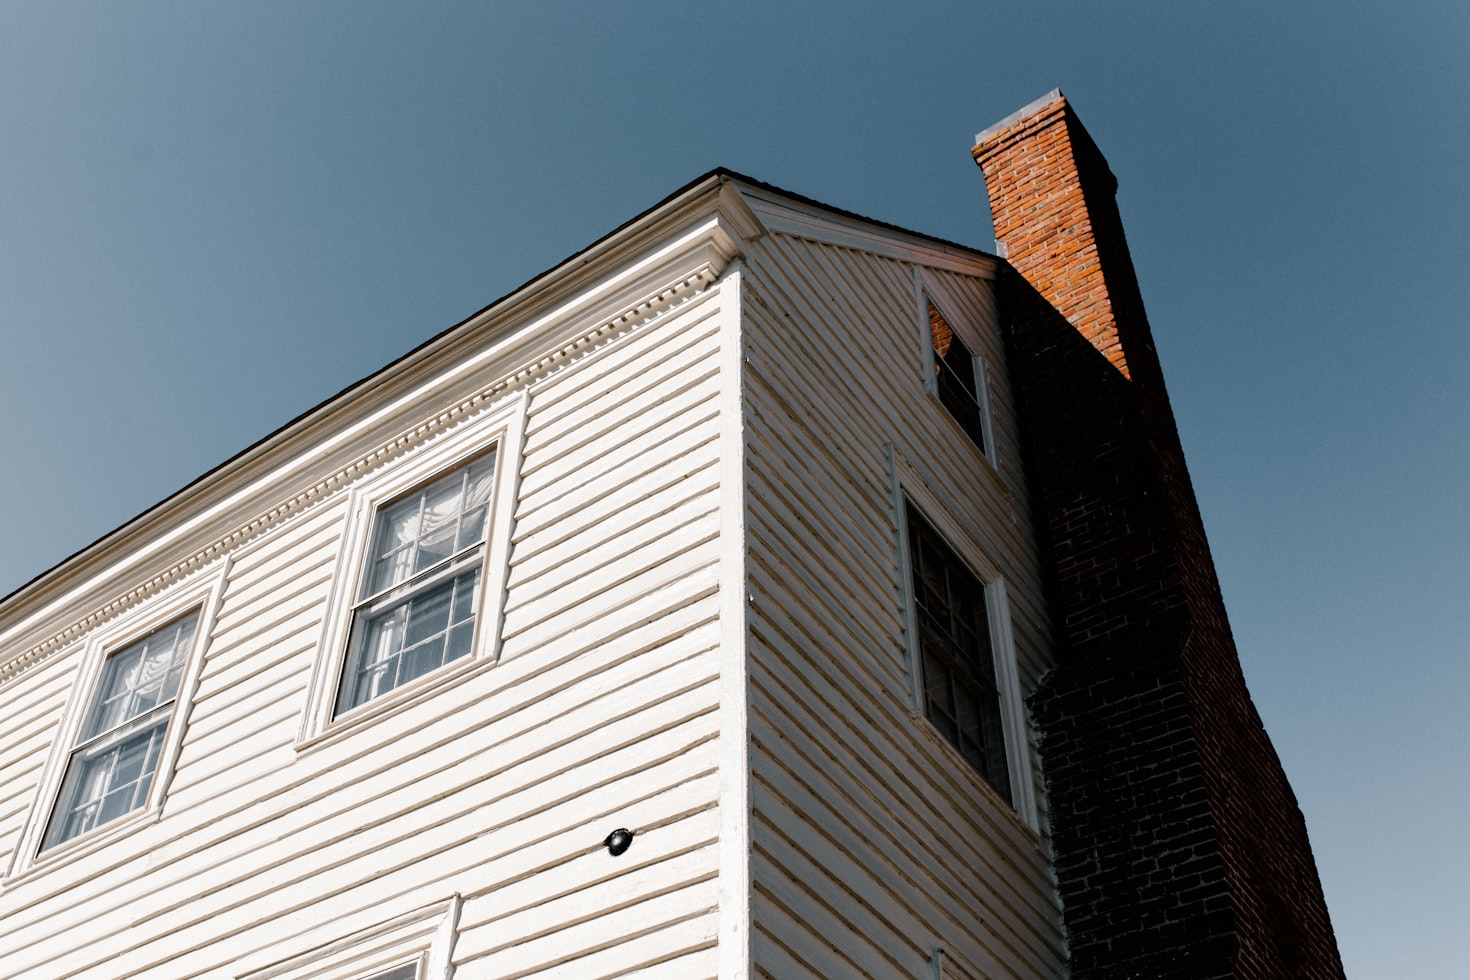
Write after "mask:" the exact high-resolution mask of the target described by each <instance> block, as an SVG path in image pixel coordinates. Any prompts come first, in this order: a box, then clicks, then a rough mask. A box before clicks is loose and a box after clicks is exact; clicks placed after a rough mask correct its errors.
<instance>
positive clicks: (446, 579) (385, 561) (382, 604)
mask: <svg viewBox="0 0 1470 980" xmlns="http://www.w3.org/2000/svg"><path fill="white" fill-rule="evenodd" d="M494 477H495V456H494V454H493V453H490V454H486V455H484V456H481V457H479V458H477V459H475V460H473V461H471V462H469V463H467V464H466V465H464V466H461V467H460V468H459V469H457V470H455V471H454V472H452V473H449V474H448V475H446V476H443V477H441V478H439V479H437V480H435V481H434V482H433V483H431V484H429V485H428V486H426V487H423V488H422V489H420V490H418V491H416V492H413V493H410V494H409V495H408V496H406V497H402V498H400V499H398V500H396V501H393V502H391V503H388V504H386V505H384V506H383V507H381V508H380V509H379V510H378V512H377V514H376V516H375V518H374V520H373V531H372V537H371V543H370V545H369V549H368V554H367V561H366V567H365V568H364V571H363V575H362V584H361V586H360V587H359V591H358V596H357V601H356V603H355V604H354V605H353V609H352V627H351V631H350V639H349V641H348V642H349V649H348V654H347V658H346V661H345V663H344V665H343V669H342V681H341V685H340V687H339V689H338V694H337V705H336V713H337V714H341V713H342V712H344V711H348V710H350V709H352V708H355V707H357V706H358V705H361V704H365V703H366V702H368V701H371V700H372V699H374V698H376V697H378V696H380V695H382V694H386V693H387V692H388V691H391V690H393V689H394V688H397V687H401V686H402V685H404V684H407V683H408V682H409V681H412V680H414V679H415V678H417V677H421V676H423V675H424V674H427V673H429V672H430V671H432V670H434V669H436V668H438V667H442V666H443V665H445V664H447V663H449V662H450V661H453V660H458V659H460V658H461V657H465V656H467V655H468V654H469V653H470V651H471V650H472V649H473V648H474V633H475V619H476V611H477V608H478V605H479V592H480V588H479V585H480V580H481V577H482V573H483V570H484V565H485V546H486V538H487V525H488V523H489V514H490V501H491V497H492V496H493V493H492V491H493V487H494V482H495V480H494Z"/></svg>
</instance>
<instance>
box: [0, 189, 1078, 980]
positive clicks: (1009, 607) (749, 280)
mask: <svg viewBox="0 0 1470 980" xmlns="http://www.w3.org/2000/svg"><path fill="white" fill-rule="evenodd" d="M1001 264H1002V263H1001V262H1000V260H998V259H996V258H995V257H993V256H990V255H987V254H984V253H980V252H976V251H972V250H969V249H967V248H963V247H959V246H956V245H953V244H949V243H945V242H941V241H937V240H934V239H932V238H928V237H925V236H922V235H918V234H914V233H910V232H907V231H903V230H900V229H897V228H893V227H889V226H886V225H880V224H877V223H874V222H872V221H868V220H864V219H862V218H859V217H856V216H853V215H850V214H846V213H843V212H840V211H836V210H833V209H831V208H828V207H824V206H821V205H817V204H815V203H813V202H810V201H807V200H803V199H799V198H796V197H793V196H791V195H789V194H786V193H783V192H780V191H778V190H776V189H774V188H771V187H768V186H764V185H761V184H759V183H757V182H754V181H751V180H748V179H745V178H742V177H740V176H738V175H734V174H731V173H728V172H723V171H721V172H715V173H712V174H710V175H708V176H705V177H703V178H701V179H699V180H697V181H695V182H694V183H692V184H690V185H689V186H687V187H685V188H683V189H682V190H680V191H678V192H677V193H675V194H674V195H672V196H671V197H669V198H668V199H666V200H665V201H663V202H662V203H660V204H658V205H657V206H656V207H654V208H652V209H651V210H649V211H647V212H646V213H644V214H643V215H641V216H639V217H638V218H636V219H635V220H633V221H631V222H629V223H628V224H626V225H624V226H623V227H621V228H619V229H618V230H617V231H615V232H613V233H612V234H610V235H608V236H607V237H605V238H603V239H602V240H601V241H599V242H597V243H596V244H594V245H592V246H591V247H589V248H587V249H585V250H584V251H582V252H580V253H578V254H577V255H575V256H573V257H572V258H571V259H569V260H567V261H566V262H564V263H563V264H561V265H559V266H558V267H556V268H554V269H552V270H550V271H549V272H547V273H545V274H544V275H542V276H540V277H538V278H536V279H534V280H533V281H531V282H530V283H528V284H526V285H525V286H524V287H522V288H520V289H518V290H516V291H515V292H514V293H512V294H510V295H509V296H507V297H505V298H504V299H501V300H499V301H497V302H495V303H494V304H492V305H491V306H489V307H487V308H486V309H484V310H482V311H481V312H479V313H477V314H475V315H474V316H472V317H470V318H469V319H467V320H465V321H464V322H463V323H460V324H458V325H457V326H455V327H453V328H452V329H450V330H448V331H446V332H444V333H442V334H440V335H439V336H437V337H435V338H434V339H433V340H431V341H429V342H428V343H426V344H424V345H423V346H422V347H420V348H418V349H417V350H415V351H413V352H412V353H410V354H408V355H407V356H405V357H403V358H402V359H400V360H399V361H397V362H395V363H394V364H392V365H390V366H388V367H387V368H385V369H383V370H382V371H381V372H379V373H377V374H375V375H373V376H372V377H370V378H368V379H365V380H364V381H362V382H361V383H359V384H357V385H356V386H354V387H352V388H350V389H348V390H347V391H345V392H343V393H342V394H340V395H338V396H336V397H334V398H332V399H331V400H330V401H328V402H326V403H325V404H323V405H321V406H320V407H318V408H316V409H315V410H313V411H311V412H309V413H308V414H306V415H304V416H302V417H301V418H299V419H297V420H296V421H294V422H292V423H290V424H289V425H287V426H286V427H285V428H283V429H281V430H280V431H278V432H276V433H274V434H273V435H271V436H269V437H267V438H266V439H264V440H263V441H261V442H259V443H258V444H256V445H255V446H253V447H251V448H250V449H249V450H247V451H246V452H244V453H242V454H241V455H239V456H236V457H235V458H234V459H232V460H230V461H229V462H228V463H226V464H225V465H223V466H221V467H219V468H218V469H216V470H214V471H213V472H211V473H209V474H207V475H205V476H204V477H202V478H201V479H199V480H198V481H197V482H195V483H193V484H191V485H190V486H189V487H187V488H186V489H185V490H183V491H181V492H179V493H178V494H176V495H175V496H173V497H171V498H169V499H167V500H165V501H163V502H162V503H160V504H158V505H157V506H156V507H154V508H153V509H151V510H149V511H148V512H147V513H145V514H143V515H141V516H139V517H138V518H136V519H135V520H133V521H132V522H131V523H129V524H127V525H125V526H123V527H121V528H119V529H118V530H117V531H114V532H113V533H111V534H109V535H108V536H107V537H105V538H103V539H102V540H100V541H98V542H97V543H96V544H94V545H92V546H91V547H89V548H87V549H86V550H84V551H82V552H80V553H79V554H77V555H75V556H73V557H71V558H69V559H67V560H66V561H65V562H63V563H62V564H61V565H59V566H57V567H56V568H54V569H52V570H51V571H49V572H47V573H45V574H44V575H42V576H40V577H38V578H37V579H35V580H34V581H32V582H31V583H29V584H28V585H26V586H25V587H23V588H22V589H20V590H19V591H18V592H16V593H14V594H13V595H11V596H10V597H8V598H7V599H5V600H4V602H3V604H0V753H3V755H0V773H3V783H0V873H3V880H0V976H3V977H8V978H9V977H15V978H32V977H34V978H61V977H87V978H100V980H116V978H122V977H152V978H169V980H172V978H185V977H211V978H214V977H221V978H222V977H234V978H240V980H267V978H279V980H287V978H307V977H312V978H339V980H357V978H368V977H371V978H374V980H388V978H394V980H398V978H409V977H414V978H436V980H437V978H444V977H449V976H451V975H453V976H455V977H458V978H460V980H474V978H491V977H493V978H510V977H523V976H541V975H551V976H565V977H578V978H580V977H600V976H618V975H625V974H637V975H640V976H650V977H674V978H685V977H702V976H716V975H718V976H722V977H740V976H747V975H769V976H775V977H797V976H823V977H844V976H857V975H864V974H866V975H870V976H875V977H888V976H893V977H915V976H918V977H922V976H933V977H940V976H944V977H953V976H969V977H981V976H1005V977H1046V976H1055V975H1058V974H1060V973H1062V972H1064V970H1065V965H1064V964H1065V962H1066V955H1067V954H1066V947H1065V943H1064V939H1063V931H1062V924H1061V907H1060V903H1059V900H1058V898H1057V892H1056V886H1055V882H1054V879H1053V875H1052V872H1051V869H1050V864H1049V860H1048V838H1047V830H1046V827H1047V819H1046V812H1045V802H1044V799H1043V797H1042V793H1041V790H1040V787H1041V780H1040V776H1039V767H1038V765H1037V764H1036V761H1035V759H1034V755H1035V752H1034V744H1033V743H1034V740H1033V739H1032V737H1031V736H1030V735H1029V733H1028V722H1027V714H1026V710H1025V707H1024V698H1025V696H1026V694H1027V692H1028V690H1029V689H1030V688H1031V687H1032V686H1033V685H1035V684H1036V682H1037V679H1038V678H1039V677H1040V676H1041V675H1042V674H1043V672H1045V671H1046V670H1047V667H1048V664H1049V657H1050V650H1049V640H1048V625H1047V624H1048V618H1047V615H1046V614H1045V612H1044V610H1043V606H1042V602H1043V600H1042V594H1041V592H1042V588H1041V584H1040V580H1041V576H1040V572H1039V561H1038V557H1037V553H1036V552H1037V549H1036V545H1035V542H1034V540H1033V538H1034V536H1033V533H1032V530H1031V526H1030V522H1029V520H1028V505H1027V493H1026V489H1025V487H1024V486H1023V482H1022V481H1023V474H1022V468H1021V466H1020V465H1019V460H1018V450H1017V438H1018V437H1017V431H1016V430H1017V420H1016V413H1015V411H1014V410H1013V406H1012V401H1011V391H1010V388H1009V385H1008V381H1007V371H1006V359H1005V356H1004V352H1003V348H1002V341H1001V337H1000V334H999V330H998V324H997V315H996V304H995V297H994V278H995V275H996V270H997V267H998V266H999V265H1001ZM630 835H631V840H630V839H629V837H630Z"/></svg>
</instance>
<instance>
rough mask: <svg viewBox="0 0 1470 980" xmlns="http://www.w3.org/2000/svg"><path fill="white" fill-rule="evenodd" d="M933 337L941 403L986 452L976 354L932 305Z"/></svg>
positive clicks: (930, 313) (935, 379)
mask: <svg viewBox="0 0 1470 980" xmlns="http://www.w3.org/2000/svg"><path fill="white" fill-rule="evenodd" d="M929 338H930V343H931V344H932V346H933V348H934V386H935V390H936V392H937V393H938V395H939V401H940V403H941V404H942V405H944V407H945V409H946V410H947V411H948V412H949V414H950V415H951V416H953V417H954V420H955V421H956V422H958V423H959V424H960V428H962V429H964V430H965V434H966V435H968V436H969V437H970V440H971V441H972V442H974V443H975V445H976V446H977V447H979V449H980V451H981V452H982V453H983V452H985V407H984V405H982V404H981V388H980V383H979V378H978V376H977V373H976V370H975V355H974V354H972V353H970V349H969V348H968V347H967V346H965V343H964V341H962V340H960V338H959V337H958V336H957V335H956V334H955V332H954V328H952V327H951V326H950V325H949V323H948V321H946V320H945V319H944V314H942V313H940V312H939V309H938V307H936V306H935V305H934V304H933V303H932V302H931V303H930V304H929Z"/></svg>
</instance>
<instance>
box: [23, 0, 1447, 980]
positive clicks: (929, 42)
mask: <svg viewBox="0 0 1470 980" xmlns="http://www.w3.org/2000/svg"><path fill="white" fill-rule="evenodd" d="M1392 7H1393V9H1392V10H1390V9H1389V8H1390V5H1388V4H1369V3H1364V2H1357V0H1339V2H1334V3H1324V2H1317V0H1302V2H1296V3H1280V2H1259V0H1237V2H1234V3H1230V4H1208V5H1206V4H1193V3H1178V2H1162V0H1158V2H1117V3H1108V4H1099V3H1084V2H1076V3H1058V2H1032V3H1028V4H1000V3H993V2H984V0H965V2H912V0H911V2H909V3H878V2H872V0H849V2H843V3H837V2H801V0H787V2H784V3H777V2H753V3H739V2H730V3H725V4H688V3H674V2H654V0H636V2H635V0H626V2H600V3H599V2H564V0H540V2H537V3H535V4H530V3H526V4H511V3H506V2H499V3H453V2H444V3H434V4H425V3H379V2H265V0H262V2H254V3H248V4H247V3H236V2H212V3H208V4H199V3H193V2H190V3H180V2H166V0H154V2H149V3H139V2H130V0H113V2H105V3H104V2H94V3H76V2H66V0H61V2H58V0H45V2H32V0H0V419H3V421H4V426H3V429H0V447H3V454H0V541H3V542H4V544H3V547H0V595H4V594H8V593H10V592H12V591H14V590H15V589H17V588H19V587H20V586H22V585H23V584H24V583H26V582H27V581H29V580H30V579H32V578H33V577H35V576H36V575H38V574H40V573H42V572H43V571H45V570H46V569H48V568H50V567H51V566H53V565H55V564H56V563H58V562H59V561H61V560H62V559H64V558H65V557H67V556H68V555H70V554H72V553H73V552H75V551H77V550H78V549H80V548H82V547H84V546H86V545H87V544H88V543H90V542H91V541H93V540H95V539H96V538H98V537H100V536H101V535H103V534H105V533H106V532H108V531H109V530H111V529H112V528H114V527H117V526H118V525H120V524H122V523H124V522H126V521H127V520H129V519H130V518H132V517H133V516H135V515H137V514H138V513H140V512H142V511H143V510H145V509H147V508H148V507H149V506H151V505H152V504H154V503H156V502H158V501H159V500H161V499H163V498H164V497H166V496H168V495H169V494H171V493H173V492H174V491H176V490H178V489H179V488H181V487H183V486H184V485H186V484H187V483H189V482H190V481H191V480H193V479H194V478H195V477H197V476H199V475H200V474H202V473H203V472H205V471H207V470H209V469H211V468H212V467H214V466H216V465H218V464H219V463H221V462H223V461H224V460H225V459H227V458H229V457H230V456H233V455H234V454H235V453H236V452H238V451H240V450H241V449H243V448H245V447H246V446H248V445H250V444H251V443H254V442H255V441H256V440H258V439H260V438H261V437H263V436H265V435H266V434H268V433H269V432H271V431H273V430H274V429H276V428H277V427H279V426H280V425H282V424H283V423H285V422H287V421H288V420H290V419H292V418H293V417H295V416H296V415H298V414H300V413H301V412H303V411H305V410H306V409H308V408H310V407H312V406H313V405H315V404H317V403H318V402H320V401H322V400H324V399H325V398H327V397H329V396H331V395H332V394H334V393H336V392H337V391H339V390H341V389H342V388H344V387H346V386H347V385H349V384H350V383H352V382H353V381H355V380H357V379H359V378H361V377H363V376H365V375H367V374H370V373H371V372H373V371H374V370H376V369H377V368H379V367H381V366H383V365H384V364H386V363H388V362H389V361H391V360H393V359H394V358H396V357H398V356H399V355H401V354H403V353H405V352H406V351H408V350H410V349H412V348H413V347H415V346H417V345H418V344H419V343H420V342H422V341H423V340H425V339H427V338H428V337H429V336H431V335H433V334H436V333H438V332H439V331H441V330H443V329H445V328H446V327H448V326H450V325H452V324H454V323H456V322H458V321H459V320H461V319H463V318H464V317H466V316H468V315H469V314H470V313H472V312H474V311H476V310H478V309H479V308H480V307H482V306H484V305H485V304H486V303H488V302H490V301H491V300H493V299H495V298H497V297H499V296H501V295H503V294H505V293H506V292H508V291H510V290H511V289H513V288H515V287H516V286H518V285H520V284H521V283H523V282H525V281H526V280H527V279H529V278H531V277H532V276H534V275H536V274H537V273H539V272H541V271H543V270H545V269H547V268H548V267H550V266H552V265H554V264H556V263H557V262H558V261H560V260H561V259H563V258H565V257H566V256H568V255H570V254H572V253H573V252H575V251H577V250H578V249H580V248H582V247H583V246H584V245H587V244H588V243H590V242H592V241H593V240H595V239H597V238H598V237H600V236H601V235H603V234H604V233H606V232H608V231H610V230H611V229H612V228H614V227H615V226H617V225H618V224H620V223H622V222H623V221H625V220H627V219H628V218H630V217H632V216H634V215H635V214H637V213H639V212H640V211H642V210H643V209H645V208H647V207H648V206H650V205H652V204H654V203H655V202H657V201H658V200H660V199H661V198H663V197H664V196H665V195H667V194H668V193H670V192H671V191H673V190H675V189H676V188H678V187H680V186H682V185H683V184H684V183H686V182H688V181H689V180H691V179H693V178H694V177H696V176H698V175H699V174H701V173H703V172H705V171H707V170H709V169H711V168H713V167H716V166H725V167H729V168H732V169H735V170H738V171H741V172H743V173H746V174H749V175H750V176H753V177H756V178H758V179H760V180H764V181H767V182H769V183H773V184H775V185H777V186H779V187H783V188H785V189H788V190H791V191H795V192H797V193H800V194H803V195H806V196H808V197H812V198H815V199H817V200H819V201H823V202H825V203H828V204H831V205H834V206H837V207H841V208H844V209H847V210H850V211H855V212H858V213H860V214H864V215H868V216H871V217H874V218H878V219H881V220H884V221H888V222H891V223H894V224H897V225H901V226H904V227H907V228H912V229H914V230H916V231H921V232H924V233H927V234H931V235H936V236H939V237H942V238H947V239H951V240H954V241H958V242H961V243H964V244H967V245H971V246H975V247H978V248H982V249H985V250H992V249H993V247H994V240H993V237H992V231H991V227H990V222H989V217H988V211H987V205H986V200H985V188H984V181H983V179H982V177H981V175H980V172H979V170H978V168H976V167H975V165H974V163H973V162H972V160H971V159H970V156H969V148H970V145H971V143H972V141H973V137H974V134H975V133H976V132H977V131H979V130H981V129H983V128H984V127H986V126H988V125H989V124H990V123H992V122H995V121H997V120H999V119H1001V118H1002V117H1004V116H1006V115H1008V114H1009V113H1011V112H1013V111H1014V110H1016V109H1018V108H1020V107H1021V106H1024V105H1026V104H1027V103H1029V102H1031V101H1032V100H1034V99H1036V98H1037V97H1039V96H1041V95H1043V94H1044V93H1046V92H1048V91H1050V90H1051V89H1053V88H1061V90H1062V91H1063V92H1064V93H1065V94H1066V95H1067V97H1068V99H1069V100H1070V101H1071V102H1072V104H1073V106H1074V107H1075V108H1076V109H1077V111H1078V113H1079V115H1080V117H1081V118H1082V120H1083V122H1084V124H1085V125H1086V126H1087V128H1088V130H1089V131H1090V132H1091V134H1092V135H1093V137H1094V138H1095V140H1096V141H1097V143H1098V144H1099V146H1100V147H1101V148H1102V150H1103V152H1104V154H1106V156H1107V157H1108V160H1109V162H1110V164H1111V166H1112V169H1113V171H1114V173H1115V174H1117V176H1118V178H1119V182H1120V184H1119V205H1120V208H1121V210H1122V213H1123V220H1124V223H1125V226H1126V228H1127V231H1128V236H1129V243H1130V245H1131V247H1132V251H1133V258H1134V262H1135V264H1136V266H1137V269H1138V276H1139V280H1140V283H1141V286H1142V289H1143V295H1144V299H1145V303H1146V304H1147V307H1148V311H1149V317H1150V320H1151V322H1152V324H1153V329H1154V334H1155V339H1156V341H1157V345H1158V349H1159V353H1160V357H1161V359H1162V361H1163V366H1164V371H1165V375H1166V378H1167V380H1168V384H1169V391H1170V395H1171V397H1172V399H1173V404H1174V410H1175V413H1176V416H1177V418H1178V422H1179V428H1180V434H1181V438H1182V440H1183V443H1184V447H1185V451H1186V454H1187V456H1188V461H1189V465H1190V469H1191V472H1192V474H1193V477H1194V484H1195V490H1196V492H1197V495H1198V497H1199V502H1200V507H1201V510H1202V512H1203V515H1204V520H1205V525H1206V529H1207V531H1208V533H1209V535H1210V540H1211V544H1212V547H1213V549H1214V556H1215V562H1216V565H1217V567H1218V570H1219V574H1220V578H1221V582H1222V587H1223V589H1224V593H1225V599H1226V603H1227V606H1228V608H1229V611H1230V617H1231V622H1232V625H1233V628H1234V631H1235V636H1236V641H1237V644H1238V646H1239V648H1240V653H1241V662H1242V665H1243V667H1244V670H1245V675H1246V679H1247V682H1248V684H1249V685H1250V689H1251V692H1252V695H1253V696H1254V698H1255V702H1256V705H1257V707H1258V708H1259V710H1260V713H1261V716H1262V718H1263V720H1264V722H1265V724H1266V728H1267V731H1268V732H1269V733H1270V734H1271V736H1272V738H1273V740H1274V742H1275V745H1276V748H1277V751H1278V753H1279V754H1280V756H1281V759H1282V762H1283V764H1284V766H1285V768H1286V771H1287V774H1288V776H1289V777H1290V778H1291V780H1292V783H1293V786H1294V788H1295V791H1296V793H1297V797H1298V799H1299V801H1300V803H1301V806H1302V809H1303V812H1304V813H1305V815H1306V820H1307V826H1308V830H1309V832H1310V834H1311V839H1312V844H1313V847H1314V850H1315V853H1316V857H1317V862H1318V867H1319V870H1320V872H1321V876H1322V881H1323V886H1324V889H1325V892H1326V897H1327V902H1328V906H1329V909H1330V911H1331V914H1332V917H1333V922H1334V925H1335V928H1336V931H1337V938H1338V943H1339V946H1340V948H1341V950H1342V954H1343V960H1344V964H1345V966H1346V968H1347V973H1348V976H1349V977H1351V978H1355V980H1356V978H1379V977H1384V978H1398V977H1415V978H1438V977H1452V976H1453V977H1463V976H1464V970H1465V962H1466V951H1465V948H1464V927H1465V922H1466V921H1467V920H1470V899H1467V889H1470V885H1467V882H1470V834H1467V833H1466V827H1467V825H1470V789H1467V783H1470V780H1467V778H1466V777H1467V776H1470V745H1467V736H1466V733H1465V730H1466V727H1467V726H1466V725H1465V724H1463V721H1464V718H1465V715H1466V710H1465V706H1466V700H1467V694H1470V657H1467V637H1470V600H1467V596H1470V505H1467V503H1466V499H1467V497H1466V488H1467V486H1470V453H1467V451H1466V449H1467V439H1466V436H1467V433H1470V385H1467V384H1466V383H1465V380H1466V378H1467V377H1470V342H1467V337H1466V335H1465V334H1464V333H1462V331H1465V330H1466V327H1467V323H1466V319H1467V310H1470V273H1467V267H1470V233H1467V228H1470V191H1467V189H1466V176H1467V173H1470V98H1467V96H1466V93H1467V92H1470V4H1465V3H1464V2H1463V0H1443V2H1417V0H1400V2H1399V3H1397V4H1394V5H1392Z"/></svg>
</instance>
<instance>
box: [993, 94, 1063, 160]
mask: <svg viewBox="0 0 1470 980" xmlns="http://www.w3.org/2000/svg"><path fill="white" fill-rule="evenodd" d="M1066 101H1067V97H1066V96H1065V95H1063V94H1062V90H1061V89H1059V88H1054V89H1052V90H1051V91H1050V92H1048V93H1046V94H1045V95H1043V96H1042V97H1041V98H1039V99H1037V100H1036V101H1035V102H1032V103H1030V104H1029V105H1025V106H1022V107H1021V108H1019V109H1017V110H1016V111H1015V112H1013V113H1011V114H1010V115H1009V116H1006V117H1005V118H1004V119H1002V120H1001V121H1000V122H998V123H995V124H993V125H990V126H986V127H985V128H984V129H982V130H980V132H978V133H976V134H975V143H976V145H977V146H978V145H979V144H981V143H984V142H985V141H986V140H987V139H988V138H990V137H991V136H994V135H995V134H996V133H998V132H1000V131H1001V130H1003V129H1005V128H1007V127H1008V126H1011V125H1013V124H1015V123H1017V122H1019V121H1021V120H1022V119H1024V118H1026V117H1027V116H1032V115H1036V114H1037V113H1039V112H1041V111H1042V110H1043V109H1049V108H1051V106H1052V104H1053V103H1056V102H1062V103H1065V102H1066Z"/></svg>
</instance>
